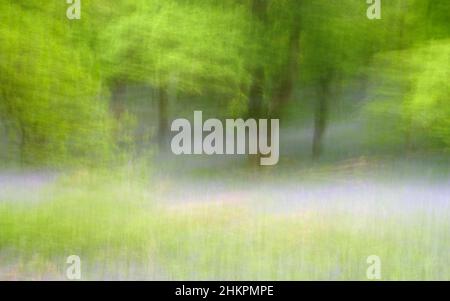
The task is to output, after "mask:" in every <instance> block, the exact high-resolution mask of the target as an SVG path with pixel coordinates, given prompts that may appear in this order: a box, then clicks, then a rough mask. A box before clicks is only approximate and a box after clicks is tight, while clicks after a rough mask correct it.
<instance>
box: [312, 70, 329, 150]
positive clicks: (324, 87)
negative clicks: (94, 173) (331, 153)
mask: <svg viewBox="0 0 450 301" xmlns="http://www.w3.org/2000/svg"><path fill="white" fill-rule="evenodd" d="M330 83H331V77H329V76H326V77H325V78H323V79H322V80H321V81H320V85H319V91H318V99H317V102H316V107H315V111H314V136H313V146H312V155H313V158H314V159H318V158H319V157H320V155H321V154H322V144H323V136H324V134H325V130H326V126H327V118H328V98H329V94H330Z"/></svg>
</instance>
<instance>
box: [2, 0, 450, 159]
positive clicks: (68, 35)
mask: <svg viewBox="0 0 450 301" xmlns="http://www.w3.org/2000/svg"><path fill="white" fill-rule="evenodd" d="M67 8H68V5H67V4H66V2H65V1H47V2H40V1H29V0H27V1H25V0H14V1H13V0H4V1H2V2H1V3H0V130H1V131H2V133H1V134H0V137H1V138H0V139H1V141H2V142H1V143H0V145H1V146H2V148H3V149H2V153H3V156H2V159H3V160H7V161H18V162H20V163H21V164H23V165H30V164H31V165H56V166H58V165H59V164H61V163H64V164H75V165H76V164H93V165H97V164H102V163H104V164H109V163H110V162H111V161H112V160H115V161H117V160H120V159H121V158H125V157H126V156H128V155H129V154H130V152H131V153H132V152H135V147H134V144H135V140H136V138H135V136H133V135H134V134H133V131H134V129H135V128H136V123H139V122H145V120H144V121H142V120H140V121H139V120H136V116H134V115H133V113H132V112H130V110H129V109H128V105H127V99H126V97H124V93H125V92H124V91H125V90H126V87H127V86H130V85H141V86H146V87H148V88H149V89H148V90H144V91H149V92H148V93H147V94H148V95H143V96H142V97H143V98H144V101H145V99H146V98H147V99H148V105H149V106H150V105H155V108H154V110H155V111H156V112H157V115H156V118H157V119H158V120H157V121H156V124H157V131H156V133H155V135H154V137H150V138H149V139H151V141H152V143H153V144H155V145H157V144H159V145H160V146H161V147H162V148H163V147H164V146H165V145H167V137H168V132H169V121H170V120H169V113H168V112H169V110H170V107H169V104H170V102H169V100H168V99H169V96H170V95H176V96H177V98H179V99H189V97H195V96H199V97H202V98H204V99H207V101H208V102H216V101H224V102H225V103H226V105H225V106H224V108H223V111H224V112H225V113H224V114H228V116H234V117H241V118H249V117H253V118H272V117H276V118H280V117H283V114H286V110H287V108H290V107H292V106H297V105H298V106H301V105H302V103H304V102H305V101H306V100H305V99H304V98H302V97H300V96H299V95H300V94H301V93H300V92H301V91H304V90H308V91H312V93H311V94H310V97H309V98H310V99H309V101H311V100H312V104H313V110H312V120H313V138H312V142H311V145H312V149H311V154H312V156H313V157H315V158H317V157H319V156H320V155H321V153H322V151H323V139H324V134H325V133H326V130H327V127H328V126H329V112H330V110H332V108H333V106H334V105H335V99H336V98H338V97H339V93H340V92H341V91H342V90H343V89H344V87H349V86H352V85H359V86H360V87H361V89H363V91H365V95H366V96H365V101H364V102H363V103H362V110H361V112H362V114H364V118H365V120H367V123H368V124H369V127H370V124H372V126H373V128H374V129H375V130H374V131H373V132H372V133H371V134H370V137H372V138H373V139H378V140H377V141H378V142H377V143H384V142H383V141H384V140H383V139H384V138H386V133H388V135H387V136H389V137H393V139H394V140H395V143H398V144H402V145H404V149H405V150H406V151H408V150H410V149H413V148H415V147H416V148H417V147H418V146H417V145H419V144H417V143H416V142H417V139H419V138H420V139H425V140H426V141H427V144H426V146H421V147H433V148H437V149H439V150H448V148H449V147H450V101H449V96H448V95H449V93H448V92H449V91H448V90H449V85H448V78H449V57H450V38H449V33H450V32H449V31H450V26H449V24H448V20H449V16H450V2H449V1H446V0H391V1H383V2H382V11H381V14H382V18H381V19H380V20H369V19H368V18H367V16H366V10H367V8H368V4H367V3H366V1H364V0H342V1H331V0H227V1H223V0H195V1H194V0H164V1H159V0H158V1H157V0H133V1H130V0H117V1H113V2H112V1H106V0H95V1H94V0H83V1H82V8H81V20H69V19H67V18H66V10H67ZM151 99H156V100H157V101H156V102H155V103H154V102H151V101H150V100H151ZM193 110H194V109H192V111H193ZM298 118H303V117H302V116H300V115H299V116H298ZM383 126H388V127H389V128H388V131H384V132H383V131H381V130H379V129H380V128H382V127H383Z"/></svg>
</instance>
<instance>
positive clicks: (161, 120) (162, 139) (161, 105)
mask: <svg viewBox="0 0 450 301" xmlns="http://www.w3.org/2000/svg"><path fill="white" fill-rule="evenodd" d="M168 101H169V97H168V94H167V89H166V88H165V87H161V88H159V97H158V146H159V149H160V151H165V150H166V149H167V140H168V133H169V127H168V112H167V107H168Z"/></svg>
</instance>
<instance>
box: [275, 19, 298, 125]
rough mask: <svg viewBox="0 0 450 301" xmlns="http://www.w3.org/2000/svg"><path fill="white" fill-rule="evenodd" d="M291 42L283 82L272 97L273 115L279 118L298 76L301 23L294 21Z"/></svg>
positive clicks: (282, 77) (281, 81)
mask: <svg viewBox="0 0 450 301" xmlns="http://www.w3.org/2000/svg"><path fill="white" fill-rule="evenodd" d="M294 22H295V24H294V25H293V28H292V32H291V37H290V41H289V54H288V56H289V57H288V60H287V62H286V65H285V66H284V70H283V73H282V74H281V80H280V82H279V84H278V86H277V88H276V90H275V93H274V95H273V97H272V115H274V116H276V117H277V116H279V115H280V110H281V108H282V107H283V105H285V104H286V103H287V102H288V101H289V100H290V99H291V97H292V94H293V92H294V87H295V81H296V80H297V75H298V68H299V64H298V56H299V51H300V24H299V23H300V22H299V21H298V20H295V21H294Z"/></svg>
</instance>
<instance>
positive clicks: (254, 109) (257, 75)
mask: <svg viewBox="0 0 450 301" xmlns="http://www.w3.org/2000/svg"><path fill="white" fill-rule="evenodd" d="M263 94H264V70H263V68H262V67H261V68H258V69H257V70H256V71H255V72H254V73H253V81H252V84H251V86H250V91H249V96H248V98H249V102H248V115H249V117H251V118H255V119H257V118H259V117H261V115H262V102H263V97H264V95H263Z"/></svg>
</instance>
